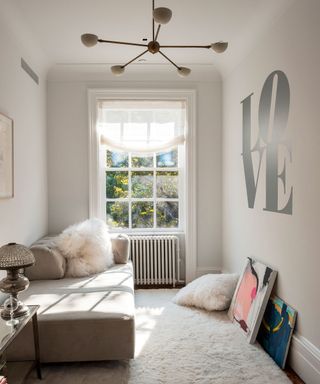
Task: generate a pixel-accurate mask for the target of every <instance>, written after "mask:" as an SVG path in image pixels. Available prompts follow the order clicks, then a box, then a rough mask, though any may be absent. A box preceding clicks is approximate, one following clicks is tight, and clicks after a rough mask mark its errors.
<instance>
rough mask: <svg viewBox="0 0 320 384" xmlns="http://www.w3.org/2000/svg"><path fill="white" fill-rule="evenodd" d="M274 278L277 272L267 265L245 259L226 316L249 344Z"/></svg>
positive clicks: (253, 336)
mask: <svg viewBox="0 0 320 384" xmlns="http://www.w3.org/2000/svg"><path fill="white" fill-rule="evenodd" d="M276 276H277V272H276V271H274V270H273V269H272V268H270V267H268V266H267V265H265V264H263V263H261V262H259V261H256V260H254V259H252V258H248V259H247V261H246V265H245V268H244V271H243V273H242V275H241V277H240V279H239V282H238V285H237V288H236V290H235V293H234V295H233V298H232V302H231V305H230V309H229V312H228V315H229V317H230V319H231V320H232V321H233V322H234V323H235V324H236V325H238V326H239V328H240V329H241V331H242V332H243V333H244V334H245V335H246V337H247V340H248V342H249V343H250V344H253V343H254V342H255V340H256V337H257V334H258V330H259V327H260V324H261V321H262V317H263V314H264V311H265V309H266V306H267V303H268V300H269V297H270V294H271V290H272V287H273V285H274V282H275V279H276Z"/></svg>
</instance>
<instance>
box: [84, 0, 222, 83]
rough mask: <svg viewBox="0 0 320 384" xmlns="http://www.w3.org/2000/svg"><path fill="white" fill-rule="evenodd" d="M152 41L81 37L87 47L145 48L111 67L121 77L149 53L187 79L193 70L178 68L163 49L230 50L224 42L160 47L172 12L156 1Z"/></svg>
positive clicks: (87, 35)
mask: <svg viewBox="0 0 320 384" xmlns="http://www.w3.org/2000/svg"><path fill="white" fill-rule="evenodd" d="M152 14H153V17H152V41H150V42H149V43H148V44H140V43H128V42H125V41H115V40H104V39H99V38H98V36H97V35H94V34H92V33H85V34H83V35H82V36H81V41H82V43H83V44H84V45H85V46H86V47H93V46H95V45H96V44H97V43H109V44H122V45H133V46H137V47H145V48H146V49H145V50H144V51H143V52H142V53H140V54H139V55H138V56H136V57H134V58H133V59H132V60H130V61H128V62H127V63H126V64H123V65H114V66H112V67H111V72H112V73H113V74H114V75H116V76H120V75H122V74H123V72H124V71H125V68H126V66H128V65H129V64H131V63H133V62H134V61H135V60H137V59H139V58H140V57H141V56H143V55H145V54H146V53H147V52H150V53H152V54H155V53H160V55H162V56H163V57H164V58H165V59H166V60H167V61H169V62H170V63H171V64H172V65H173V66H175V67H176V68H177V71H178V74H179V75H180V76H181V77H186V76H188V75H189V74H190V73H191V69H190V68H187V67H181V66H178V65H177V64H176V63H174V62H173V61H172V60H171V59H170V58H169V57H168V56H167V55H165V54H164V53H163V52H162V50H161V48H205V49H210V48H211V49H212V50H213V51H215V52H216V53H223V52H224V51H225V50H226V49H227V48H228V43H227V42H224V41H218V42H216V43H213V44H209V45H160V44H159V42H158V37H159V32H160V28H161V25H164V24H167V23H168V22H169V21H170V20H171V17H172V11H171V9H169V8H165V7H159V8H155V7H154V0H152ZM155 23H157V24H158V27H157V30H156V28H155Z"/></svg>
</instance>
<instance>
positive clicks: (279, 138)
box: [241, 71, 293, 215]
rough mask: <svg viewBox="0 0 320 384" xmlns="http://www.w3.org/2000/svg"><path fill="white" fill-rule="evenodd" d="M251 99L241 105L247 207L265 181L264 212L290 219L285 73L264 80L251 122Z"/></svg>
mask: <svg viewBox="0 0 320 384" xmlns="http://www.w3.org/2000/svg"><path fill="white" fill-rule="evenodd" d="M254 97H255V95H254V93H251V94H250V95H249V96H247V97H246V98H245V99H244V100H242V101H241V104H242V114H243V119H242V160H243V167H244V176H245V184H246V192H247V199H248V207H249V208H254V206H255V201H256V196H257V190H258V186H259V184H262V185H263V183H262V182H261V181H262V178H265V191H261V193H265V206H264V208H263V210H265V211H270V212H277V213H282V214H288V215H292V206H293V187H292V186H290V183H289V181H288V170H289V167H291V165H292V150H291V144H290V142H289V141H288V140H287V123H288V117H289V106H290V87H289V81H288V78H287V76H286V75H285V73H284V72H282V71H274V72H272V73H271V74H270V75H269V76H268V77H267V79H266V81H265V82H264V85H263V87H262V91H261V95H260V100H259V108H258V116H257V118H256V119H255V120H254V121H252V120H253V116H254V113H252V112H253V111H252V105H253V100H254ZM254 125H255V127H257V129H255V130H253V128H252V127H253V126H254ZM253 136H254V137H253ZM262 170H263V172H261V171H262ZM288 186H289V187H288Z"/></svg>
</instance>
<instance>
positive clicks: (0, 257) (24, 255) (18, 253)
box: [0, 243, 35, 269]
mask: <svg viewBox="0 0 320 384" xmlns="http://www.w3.org/2000/svg"><path fill="white" fill-rule="evenodd" d="M34 262H35V259H34V256H33V254H32V252H31V251H30V250H29V249H28V248H27V247H25V246H24V245H20V244H16V243H9V244H7V245H4V246H3V247H1V248H0V269H17V268H25V267H29V266H30V265H33V264H34Z"/></svg>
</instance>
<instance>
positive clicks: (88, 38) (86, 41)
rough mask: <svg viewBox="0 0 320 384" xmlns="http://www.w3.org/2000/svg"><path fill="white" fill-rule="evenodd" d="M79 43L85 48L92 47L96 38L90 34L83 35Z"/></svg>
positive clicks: (96, 40) (95, 42)
mask: <svg viewBox="0 0 320 384" xmlns="http://www.w3.org/2000/svg"><path fill="white" fill-rule="evenodd" d="M81 41H82V44H83V45H85V46H86V47H93V46H95V45H96V44H97V42H98V36H97V35H93V34H92V33H85V34H84V35H81Z"/></svg>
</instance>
